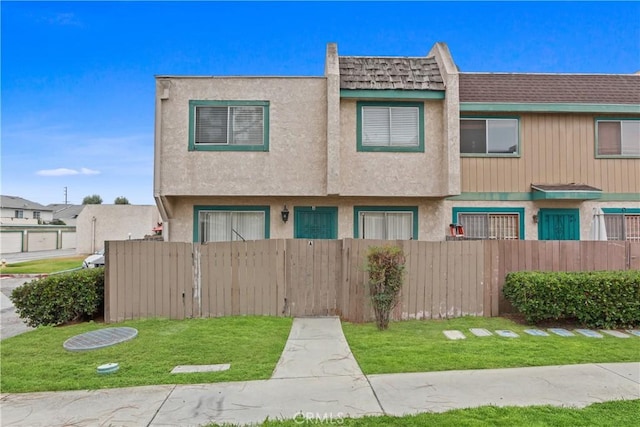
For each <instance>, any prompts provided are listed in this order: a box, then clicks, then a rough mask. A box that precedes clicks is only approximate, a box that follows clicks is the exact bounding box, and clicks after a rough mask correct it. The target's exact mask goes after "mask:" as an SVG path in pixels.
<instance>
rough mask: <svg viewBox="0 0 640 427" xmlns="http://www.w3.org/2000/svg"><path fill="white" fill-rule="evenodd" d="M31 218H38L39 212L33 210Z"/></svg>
mask: <svg viewBox="0 0 640 427" xmlns="http://www.w3.org/2000/svg"><path fill="white" fill-rule="evenodd" d="M33 219H40V212H38V211H33Z"/></svg>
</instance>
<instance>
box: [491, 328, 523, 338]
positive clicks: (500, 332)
mask: <svg viewBox="0 0 640 427" xmlns="http://www.w3.org/2000/svg"><path fill="white" fill-rule="evenodd" d="M496 334H498V335H500V336H501V337H505V338H519V337H520V335H518V334H516V333H515V332H513V331H509V330H506V329H498V330H497V331H496Z"/></svg>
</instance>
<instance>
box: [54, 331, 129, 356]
mask: <svg viewBox="0 0 640 427" xmlns="http://www.w3.org/2000/svg"><path fill="white" fill-rule="evenodd" d="M136 336H138V330H137V329H134V328H128V327H121V328H106V329H99V330H97V331H90V332H85V333H84V334H80V335H76V336H75V337H71V338H69V339H68V340H66V341H65V342H64V344H62V346H63V347H64V348H65V349H66V350H69V351H88V350H96V349H98V348H104V347H109V346H112V345H115V344H119V343H121V342H125V341H129V340H131V339H133V338H135V337H136Z"/></svg>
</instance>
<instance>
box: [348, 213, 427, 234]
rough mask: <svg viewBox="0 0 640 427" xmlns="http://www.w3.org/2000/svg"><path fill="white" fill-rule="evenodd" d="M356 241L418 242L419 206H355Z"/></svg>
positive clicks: (354, 227)
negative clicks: (412, 240)
mask: <svg viewBox="0 0 640 427" xmlns="http://www.w3.org/2000/svg"><path fill="white" fill-rule="evenodd" d="M353 237H354V238H355V239H380V240H411V239H414V240H417V239H418V208H417V206H394V207H388V206H355V207H354V208H353Z"/></svg>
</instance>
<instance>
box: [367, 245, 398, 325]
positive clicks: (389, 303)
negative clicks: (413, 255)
mask: <svg viewBox="0 0 640 427" xmlns="http://www.w3.org/2000/svg"><path fill="white" fill-rule="evenodd" d="M404 264H405V256H404V253H403V252H402V249H401V248H399V247H397V246H371V247H370V248H369V251H368V252H367V271H368V272H369V294H370V295H371V303H372V305H373V311H374V313H375V316H376V324H377V325H378V329H380V330H383V329H387V328H388V327H389V317H390V315H391V310H393V308H394V307H395V306H396V304H398V295H399V293H400V288H401V287H402V282H403V280H404Z"/></svg>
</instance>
